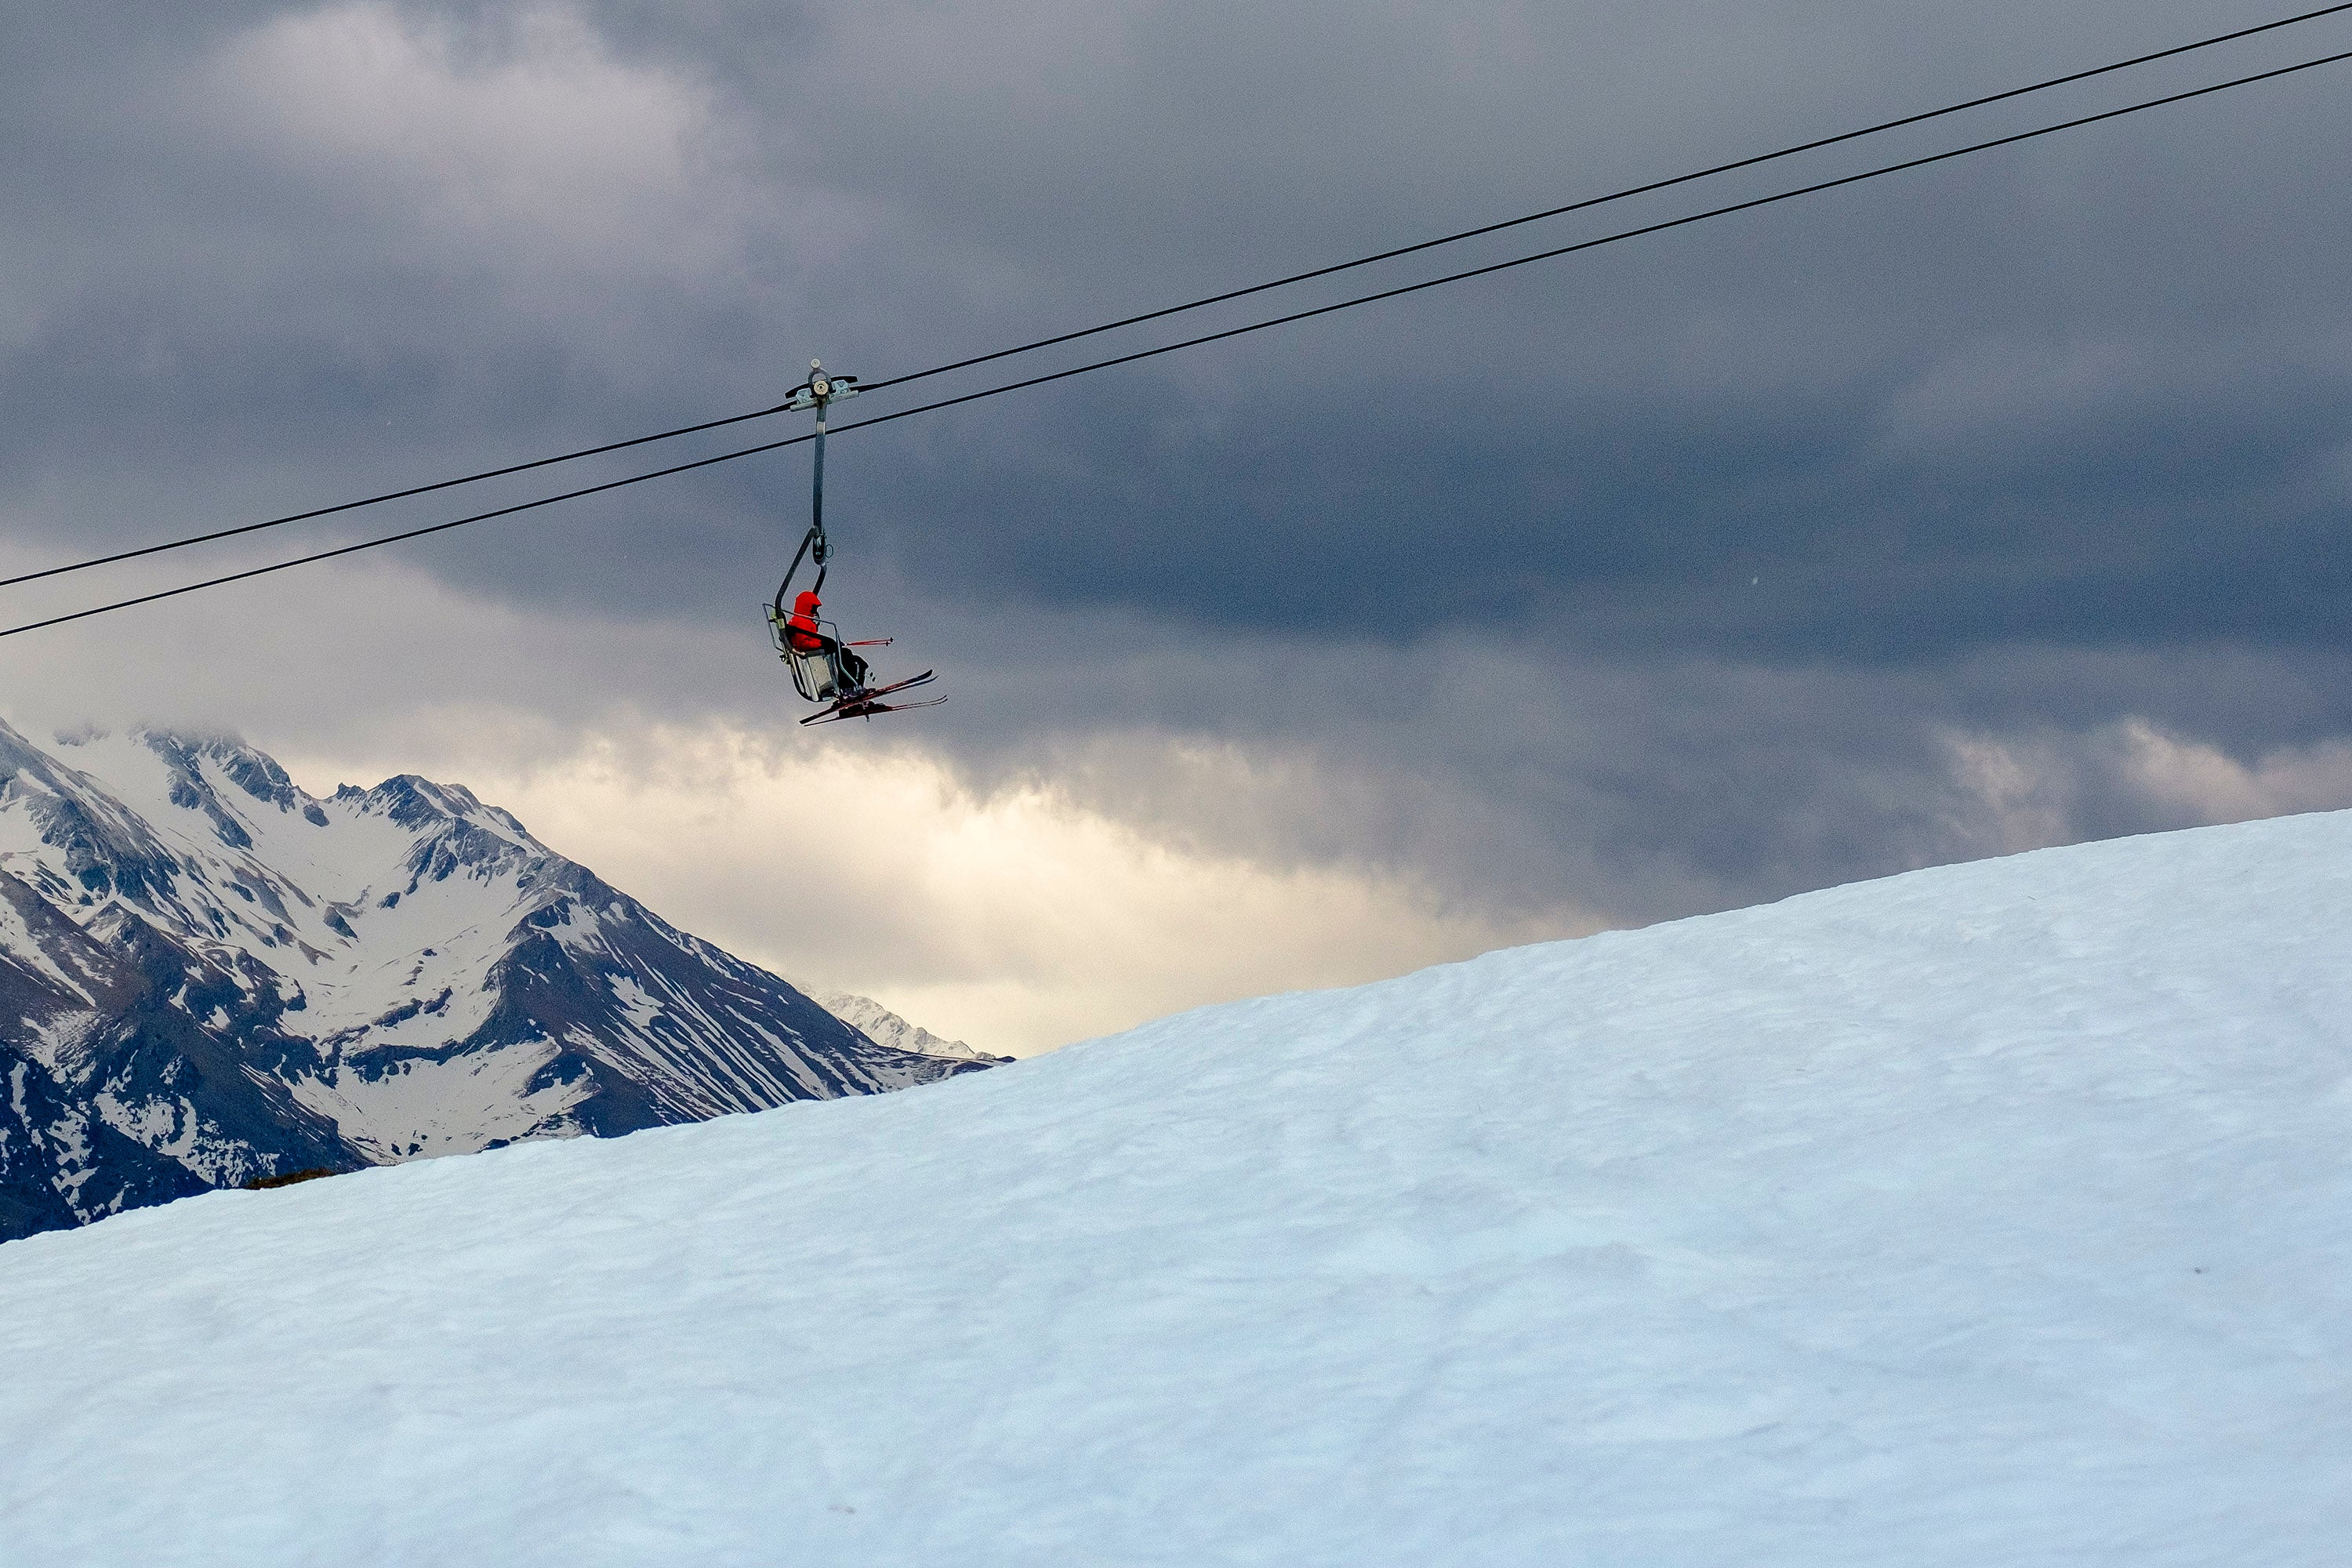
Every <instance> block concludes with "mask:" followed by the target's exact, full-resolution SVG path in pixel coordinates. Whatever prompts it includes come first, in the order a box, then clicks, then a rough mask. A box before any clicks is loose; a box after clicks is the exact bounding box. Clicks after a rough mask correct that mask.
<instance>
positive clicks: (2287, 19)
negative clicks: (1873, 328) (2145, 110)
mask: <svg viewBox="0 0 2352 1568" xmlns="http://www.w3.org/2000/svg"><path fill="white" fill-rule="evenodd" d="M2345 11H2352V3H2347V4H2344V5H2327V6H2323V7H2322V8H2321V9H2319V10H2316V11H2305V12H2304V13H2303V14H2302V15H2301V16H2284V17H2281V18H2280V19H2279V20H2278V21H2275V22H2264V23H2263V24H2261V25H2260V26H2252V27H2241V28H2239V29H2238V30H2237V31H2236V32H2233V33H2218V34H2216V35H2214V36H2213V37H2210V38H2200V39H2199V40H2198V41H2197V42H2195V43H2193V44H2178V45H2175V46H2174V47H2171V48H2168V49H2158V50H2157V51H2156V52H2155V53H2154V54H2149V55H2137V56H2135V57H2133V58H2130V59H2127V60H2117V61H2116V62H2115V63H2114V64H2112V65H2104V66H2094V67H2092V68H2090V69H2089V70H2079V71H2071V72H2069V73H2068V74H2066V75H2064V76H2054V77H2052V78H2051V79H2048V80H2047V81H2037V82H2035V83H2033V84H2032V86H2030V87H2013V88H2011V89H2008V90H2007V91H2005V92H1995V93H1988V94H1987V95H1986V96H1984V97H1982V98H1971V99H1969V100H1967V101H1966V102H1964V103H1953V104H1947V105H1946V106H1945V107H1943V108H1941V109H1930V110H1923V111H1922V112H1920V113H1917V114H1906V115H1904V116H1903V117H1902V118H1900V119H1898V120H1885V121H1880V122H1879V123H1877V124H1876V125H1868V126H1864V128H1863V129H1861V130H1859V131H1846V132H1840V133H1839V134H1837V135H1835V136H1823V137H1822V138H1820V139H1818V140H1816V141H1812V142H1799V143H1797V144H1796V145H1795V146H1793V147H1783V148H1781V149H1780V150H1779V151H1778V152H1773V153H1757V154H1755V155H1754V156H1752V157H1748V158H1739V159H1736V160H1734V161H1733V162H1731V163H1717V164H1716V165H1714V166H1713V167H1712V168H1706V169H1694V170H1692V171H1691V172H1690V173H1689V174H1676V175H1675V176H1673V177H1672V178H1670V179H1664V180H1653V181H1651V182H1650V183H1649V184H1643V185H1629V186H1627V187H1626V188H1625V189H1623V190H1622V191H1612V192H1610V193H1609V194H1608V195H1601V196H1587V197H1586V198H1584V199H1583V200H1582V201H1575V202H1570V203H1568V204H1567V205H1564V206H1556V207H1546V208H1545V209H1544V210H1543V211H1541V212H1534V213H1528V214H1527V215H1526V216H1521V217H1513V218H1505V219H1503V220H1502V221H1501V222H1499V223H1489V224H1481V225H1480V226H1477V227H1476V228H1465V229H1462V230H1460V231H1459V232H1457V233H1454V234H1448V235H1442V236H1440V237H1437V238H1435V239H1424V240H1421V241H1418V242H1417V243H1415V244H1412V245H1401V246H1398V247H1396V248H1394V249H1393V250H1381V251H1375V252H1374V253H1373V254H1371V255H1370V256H1360V257H1358V258H1355V259H1354V260H1353V261H1338V262H1334V263H1332V264H1331V265H1330V266H1328V267H1318V268H1313V269H1312V270H1310V271H1306V272H1294V273H1292V274H1291V275H1290V276H1289V277H1287V278H1276V279H1274V280H1273V281H1271V282H1267V283H1253V284H1251V285H1249V286H1248V287H1247V288H1245V289H1227V290H1225V292H1223V293H1222V294H1207V295H1203V296H1202V297H1201V298H1200V299H1198V300H1186V301H1185V302H1184V303H1183V304H1181V305H1168V306H1164V307H1162V308H1161V309H1160V310H1146V311H1144V312H1143V313H1142V314H1141V315H1139V316H1127V317H1123V318H1121V319H1120V320H1118V321H1105V322H1104V323H1103V324H1102V325H1101V326H1098V327H1082V328H1080V329H1078V330H1077V331H1074V332H1061V333H1057V334H1056V335H1055V336H1053V337H1050V338H1039V339H1037V340H1036V341H1035V342H1026V343H1023V344H1021V345H1020V346H1019V347H1018V348H1010V349H998V350H996V351H995V352H993V353H984V354H974V355H973V356H972V357H971V358H970V359H960V360H957V361H955V362H954V363H951V364H941V365H933V366H932V367H931V368H930V369H929V370H919V371H915V372H913V373H911V374H907V375H896V376H891V377H889V378H888V379H887V380H884V381H871V382H866V383H864V384H863V390H865V391H866V392H879V391H881V390H882V389H883V388H884V387H886V386H904V385H905V384H907V383H908V382H910V381H921V380H923V379H925V378H926V377H929V376H934V375H945V374H947V373H948V372H950V371H951V370H966V369H969V368H970V367H971V366H973V365H976V364H987V363H990V362H991V361H993V360H1000V359H1009V358H1011V357H1012V356H1013V355H1014V354H1025V353H1032V352H1034V350H1037V349H1043V348H1051V347H1053V346H1054V345H1055V344H1056V343H1068V342H1076V341H1078V340H1079V339H1080V338H1091V337H1095V336H1097V335H1098V334H1100V333H1103V332H1111V331H1118V329H1119V328H1121V327H1132V326H1137V325H1139V324H1141V323H1142V322H1145V321H1160V319H1162V318H1163V317H1168V316H1177V315H1181V314H1183V313H1184V312H1185V311H1187V310H1201V309H1202V308H1204V307H1206V306H1210V305H1222V304H1223V303H1224V302H1225V301H1227V300H1245V299H1247V298H1249V297H1250V296H1251V295H1253V294H1263V293H1265V292H1266V291H1267V290H1269V289H1286V288H1288V287H1289V286H1290V285H1292V284H1294V283H1305V282H1308V281H1310V280H1312V279H1317V278H1328V277H1330V276H1331V275H1332V274H1333V273H1335V272H1348V271H1351V270H1353V269H1354V268H1359V267H1370V266H1371V265H1372V264H1374V263H1375V262H1381V261H1393V260H1395V259H1396V258H1398V257H1400V256H1412V255H1414V254H1416V253H1418V252H1420V251H1423V250H1433V249H1435V248H1437V247H1440V246H1444V245H1458V244H1460V243H1461V242H1462V241H1464V240H1465V239H1476V238H1479V237H1482V236H1484V235H1489V234H1500V233H1502V232H1503V231H1504V230H1506V229H1512V228H1518V227H1520V226H1523V225H1526V224H1531V223H1541V222H1542V221H1543V220H1544V219H1546V218H1555V217H1565V216H1568V215H1569V214H1570V213H1579V212H1584V211H1587V210H1589V209H1590V208H1592V207H1597V206H1605V205H1608V204H1610V203H1611V202H1622V201H1626V200H1629V199H1630V198H1632V197H1634V196H1643V195H1650V194H1651V193H1652V192H1654V191H1664V190H1672V189H1673V188H1674V187H1675V186H1676V185H1686V184H1690V183H1691V182H1692V181H1694V180H1706V179H1711V178H1713V177H1714V176H1716V175H1717V174H1733V173H1735V172H1737V171H1738V170H1741V169H1752V168H1755V167H1756V166H1757V165H1759V164H1760V163H1774V162H1776V161H1778V160H1780V159H1782V158H1793V157H1795V156H1797V155H1798V154H1799V153H1815V152H1819V151H1820V150H1821V149H1822V148H1824V147H1835V146H1837V145H1839V144H1840V143H1842V142H1856V141H1860V140H1861V139H1862V138H1864V137H1865V136H1877V135H1881V134H1883V133H1884V132H1889V131H1899V130H1901V129H1903V128H1904V127H1905V126H1907V125H1922V124H1925V123H1926V122H1927V121H1930V120H1941V119H1943V118H1944V117H1945V116H1947V115H1951V114H1958V113H1961V112H1962V111H1964V110H1970V109H1982V108H1984V107H1985V106H1986V105H1988V104H1994V103H2002V102H2006V101H2007V100H2010V99H2012V98H2023V97H2026V96H2027V95H2029V94H2031V93H2037V92H2047V91H2049V90H2050V89H2053V88H2058V87H2065V86H2068V85H2070V84H2072V83H2074V82H2078V81H2088V80H2090V79H2092V78H2094V77H2102V76H2108V75H2111V74H2113V73H2114V72H2116V71H2120V70H2129V69H2131V68H2134V67H2135V66H2144V65H2153V64H2154V63H2155V62H2157V61H2158V60H2168V59H2171V58H2174V57H2175V56H2178V55H2187V54H2194V53H2195V52H2196V51H2198V50H2199V49H2210V48H2212V47H2214V46H2215V45H2217V44H2228V43H2235V42H2236V41H2237V40H2239V39H2241V38H2251V37H2254V36H2255V35H2257V34H2260V33H2272V32H2276V31H2277V30H2278V29H2280V28H2281V27H2293V26H2299V25H2301V24H2302V23H2305V22H2315V21H2317V20H2319V19H2320V18H2321V17H2323V16H2336V15H2338V14H2339V13H2342V12H2345ZM5 586H6V584H0V587H5Z"/></svg>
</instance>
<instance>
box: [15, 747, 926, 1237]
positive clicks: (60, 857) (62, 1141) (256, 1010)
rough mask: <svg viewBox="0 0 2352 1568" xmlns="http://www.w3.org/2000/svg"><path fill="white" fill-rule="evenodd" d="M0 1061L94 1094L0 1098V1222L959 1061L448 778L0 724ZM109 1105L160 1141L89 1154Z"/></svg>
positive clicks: (751, 1100)
mask: <svg viewBox="0 0 2352 1568" xmlns="http://www.w3.org/2000/svg"><path fill="white" fill-rule="evenodd" d="M10 1018H14V1019H16V1022H15V1023H13V1024H11V1023H8V1022H7V1020H8V1019H10ZM12 1062H16V1063H21V1064H26V1068H27V1070H30V1069H31V1068H38V1069H39V1071H40V1072H41V1073H43V1074H44V1075H46V1076H47V1079H50V1080H51V1081H50V1082H49V1084H48V1086H47V1092H48V1093H49V1094H50V1095H51V1096H52V1097H53V1098H54V1099H55V1100H56V1101H57V1102H58V1105H61V1106H67V1107H73V1106H79V1107H81V1108H82V1110H81V1113H80V1120H79V1121H76V1120H75V1117H74V1116H73V1115H69V1114H67V1113H66V1112H63V1111H58V1110H53V1109H24V1110H13V1111H10V1112H6V1113H0V1195H5V1194H7V1193H8V1192H10V1191H12V1190H16V1191H17V1201H18V1202H19V1205H20V1207H22V1208H23V1212H22V1213H19V1214H18V1215H16V1218H15V1219H14V1220H12V1218H11V1215H10V1214H9V1212H8V1211H7V1209H6V1206H5V1201H0V1236H6V1235H9V1234H14V1233H16V1231H17V1230H22V1229H24V1228H28V1227H29V1228H38V1227H39V1225H40V1224H61V1223H70V1222H71V1221H73V1220H79V1219H87V1218H89V1217H93V1216H94V1215H97V1214H103V1213H107V1212H111V1210H112V1209H114V1208H118V1207H121V1206H125V1205H130V1204H133V1203H137V1202H143V1201H150V1200H151V1199H152V1198H154V1197H157V1196H169V1195H173V1194H174V1193H176V1192H177V1191H180V1190H187V1189H188V1187H189V1184H190V1183H191V1182H193V1183H194V1185H195V1186H198V1187H200V1186H202V1185H206V1184H229V1183H235V1182H238V1181H242V1180H245V1179H247V1178H248V1177H251V1176H256V1175H261V1174H267V1173H270V1172H272V1171H275V1170H282V1169H287V1168H290V1167H292V1166H294V1165H304V1164H333V1165H348V1164H356V1163H380V1162H383V1161H388V1160H398V1159H405V1158H409V1157H413V1156H416V1155H420V1154H431V1153H445V1152H465V1151H467V1150H472V1149H478V1148H483V1147H487V1146H489V1145H491V1144H494V1143H500V1142H511V1141H514V1140H516V1139H520V1138H530V1137H540V1136H547V1135H564V1134H572V1133H581V1132H619V1131H629V1130H631V1129H633V1128H636V1127H642V1126H651V1125H656V1124H659V1123H664V1122H672V1121H693V1120H699V1119H701V1118H704V1117H709V1116H714V1115H719V1114H721V1113H723V1112H727V1111H733V1110H757V1109H761V1108H764V1107H766V1106H770V1105H774V1104H777V1103H781V1102H782V1101H784V1100H795V1099H806V1098H823V1097H829V1096H833V1095H838V1094H855V1093H869V1092H875V1091H877V1090H882V1089H896V1088H900V1087H903V1086H906V1085H908V1084H912V1083H919V1082H924V1081H928V1080H929V1079H935V1078H939V1077H942V1076H945V1075H947V1074H948V1073H951V1072H955V1071H960V1070H965V1069H966V1068H968V1067H970V1066H971V1065H973V1064H972V1063H971V1062H969V1061H959V1060H953V1059H950V1058H942V1057H934V1056H927V1055H924V1054H922V1053H920V1052H919V1051H908V1050H900V1049H893V1048H890V1047H887V1046H885V1045H880V1044H877V1043H876V1042H875V1041H873V1040H871V1039H869V1038H867V1037H866V1036H864V1035H862V1034H860V1033H859V1032H858V1031H857V1030H856V1029H855V1028H853V1027H850V1026H847V1025H845V1024H843V1023H842V1022H841V1021H840V1020H838V1019H836V1018H835V1017H834V1016H832V1015H831V1014H829V1013H827V1012H826V1011H825V1010H824V1008H822V1007H820V1006H819V1005H816V1004H814V1003H813V1002H811V1001H810V1000H809V999H808V998H807V997H805V996H803V994H801V993H799V992H797V991H795V990H793V988H792V987H791V986H790V985H788V984H785V983H784V982H782V981H781V980H779V979H777V978H776V977H775V976H773V975H772V974H768V973H765V972H764V971H761V970H759V969H757V968H755V967H753V966H751V965H750V964H746V963H741V962H740V960H737V959H735V958H733V957H731V956H730V955H729V954H727V953H725V952H720V951H719V949H717V948H714V947H712V946H710V945H709V944H708V943H706V942H699V941H698V940H697V939H695V938H693V937H691V936H688V935H687V934H686V933H684V932H681V931H677V929H676V928H674V927H672V926H670V925H669V924H667V922H666V921H662V920H661V919H660V918H659V917H658V916H656V915H654V914H653V913H652V912H651V911H650V910H646V909H644V908H643V907H642V906H641V905H638V904H637V903H636V902H635V900H631V899H629V898H628V897H627V896H626V895H625V894H623V893H620V892H618V891H617V890H615V889H613V888H611V887H609V886H607V885H606V884H605V883H604V882H603V881H602V880H601V879H598V878H597V877H596V876H595V875H594V874H593V872H591V871H589V870H588V869H587V868H584V867H583V866H580V865H578V864H577V863H575V862H573V861H572V860H569V859H566V858H564V857H562V856H561V855H558V854H556V853H555V852H554V851H552V850H551V849H549V848H548V847H546V846H545V845H543V844H541V843H540V842H539V841H538V840H537V839H535V838H533V837H531V836H530V833H529V832H528V831H527V830H526V829H525V828H524V827H523V826H522V824H521V823H520V822H519V821H517V820H516V819H515V817H514V816H512V815H511V814H509V813H508V812H505V811H502V810H500V809H499V808H498V807H496V806H490V805H484V804H483V803H482V802H481V801H480V800H479V799H478V798H476V796H475V795H473V793H472V792H471V791H469V790H467V789H465V788H464V787H462V786H459V785H454V784H437V783H435V782H434V781H431V780H428V779H425V778H421V777H418V776H416V775H415V774H401V775H399V776H396V777H394V778H390V779H387V780H385V781H384V782H383V783H382V784H377V785H375V786H374V787H373V788H372V789H360V788H357V787H354V786H352V785H345V786H343V787H342V788H341V789H338V790H337V791H336V792H335V793H334V794H333V795H330V796H328V797H327V798H325V799H324V800H320V799H318V798H315V797H313V796H311V795H309V794H308V793H306V792H305V791H303V790H302V789H301V788H300V787H299V785H297V784H295V783H294V782H293V781H292V780H291V779H290V778H289V776H288V775H287V773H286V772H285V770H284V769H283V768H281V767H279V766H278V763H276V762H275V761H273V760H272V759H271V758H269V757H268V756H266V755H264V754H263V753H262V752H258V751H256V750H255V749H253V748H252V747H250V746H248V745H247V744H245V743H244V742H242V741H239V740H238V739H236V737H234V736H226V735H208V734H200V733H189V732H184V731H170V730H163V729H148V728H142V729H137V730H132V731H129V732H127V733H123V734H111V733H108V732H105V731H80V732H79V733H77V734H74V735H72V736H70V737H60V739H59V741H58V748H57V753H56V754H55V755H52V754H50V753H47V752H42V751H40V750H39V749H37V748H36V747H34V746H33V745H32V744H31V743H30V742H27V741H26V739H25V738H24V737H23V736H22V735H20V734H18V733H17V732H16V731H14V730H13V729H9V728H7V727H6V726H5V724H0V1073H5V1072H6V1071H7V1070H9V1068H10V1064H11V1063H12ZM44 1104H45V1105H46V1104H47V1102H44ZM30 1105H31V1102H30V1101H26V1106H28V1107H29V1106H30ZM44 1118H47V1120H44ZM92 1118H95V1121H92V1120H91V1119H92ZM97 1123H103V1124H104V1125H105V1126H107V1127H108V1128H110V1129H111V1130H112V1131H115V1132H118V1133H121V1134H122V1135H123V1136H124V1137H126V1138H128V1139H129V1140H130V1141H131V1142H132V1143H133V1144H135V1145H137V1146H139V1148H141V1149H142V1150H144V1151H146V1152H148V1153H149V1154H150V1155H152V1156H153V1158H152V1159H146V1160H142V1159H140V1158H136V1157H132V1156H130V1155H127V1154H123V1153H122V1152H121V1151H119V1150H118V1151H115V1154H116V1155H117V1156H120V1157H115V1158H111V1159H109V1160H101V1159H100V1158H99V1157H98V1156H97V1154H95V1153H94V1152H93V1150H94V1148H95V1145H92V1144H91V1143H90V1142H89V1126H91V1125H96V1124H97ZM44 1194H47V1196H46V1197H45V1196H44ZM51 1199H53V1200H54V1201H49V1200H51ZM24 1205H29V1206H24ZM28 1216H29V1217H28ZM36 1222H37V1223H36ZM12 1226H13V1227H14V1228H13V1229H12Z"/></svg>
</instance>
